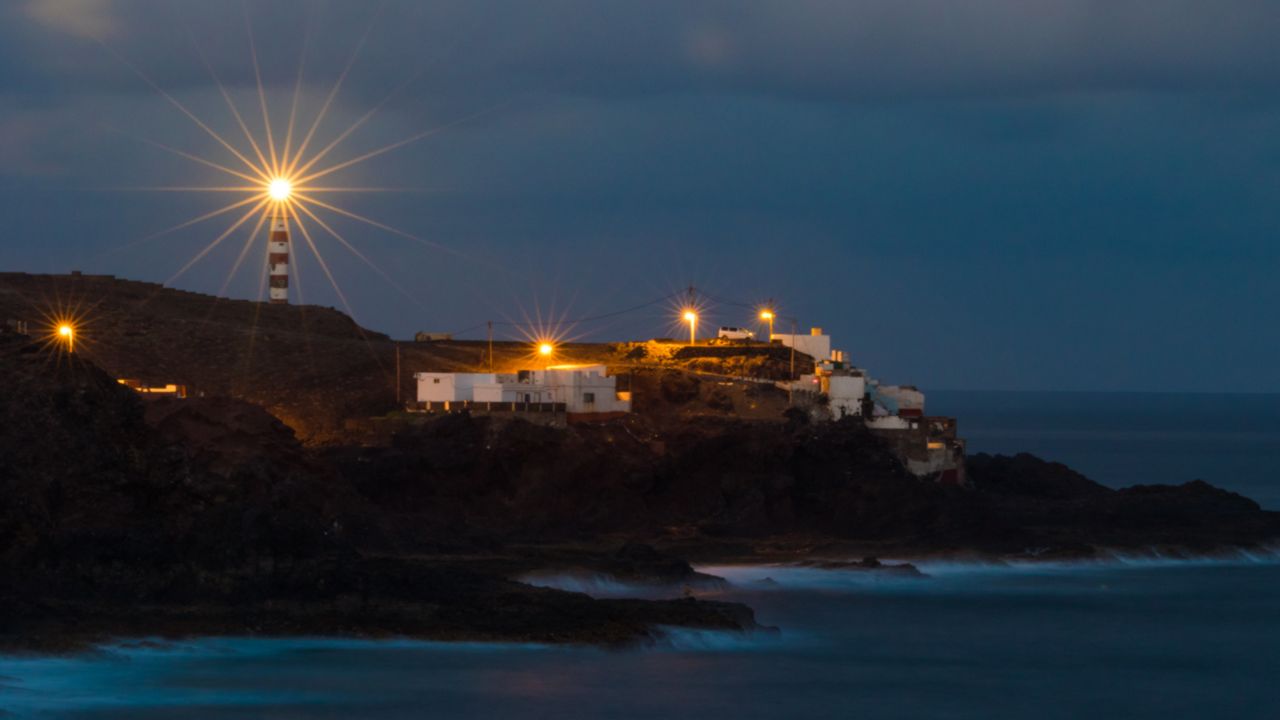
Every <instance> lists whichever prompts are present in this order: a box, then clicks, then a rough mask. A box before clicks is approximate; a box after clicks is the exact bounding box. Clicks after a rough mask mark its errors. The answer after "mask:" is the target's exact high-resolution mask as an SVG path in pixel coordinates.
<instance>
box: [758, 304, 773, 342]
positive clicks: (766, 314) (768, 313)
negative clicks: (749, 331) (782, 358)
mask: <svg viewBox="0 0 1280 720" xmlns="http://www.w3.org/2000/svg"><path fill="white" fill-rule="evenodd" d="M760 319H761V320H763V321H765V322H767V323H769V337H768V341H769V342H773V311H772V310H767V309H766V310H761V311H760Z"/></svg>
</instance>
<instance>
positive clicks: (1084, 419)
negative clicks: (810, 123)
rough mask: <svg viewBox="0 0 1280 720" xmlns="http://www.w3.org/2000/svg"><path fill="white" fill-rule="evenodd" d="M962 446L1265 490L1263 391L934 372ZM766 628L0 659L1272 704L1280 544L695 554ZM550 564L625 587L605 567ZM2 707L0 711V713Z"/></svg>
mask: <svg viewBox="0 0 1280 720" xmlns="http://www.w3.org/2000/svg"><path fill="white" fill-rule="evenodd" d="M930 400H931V402H932V403H933V407H931V408H930V410H931V412H934V413H939V414H943V413H947V414H956V415H958V416H959V417H960V418H961V428H962V430H963V434H966V435H967V436H968V437H969V438H970V448H971V449H972V450H975V451H982V450H991V451H1011V450H1019V449H1022V450H1028V451H1031V452H1036V453H1037V454H1042V455H1044V456H1046V457H1048V458H1051V459H1057V460H1063V461H1065V462H1067V463H1068V464H1071V465H1073V466H1077V467H1079V468H1080V469H1081V470H1082V471H1085V472H1086V473H1087V474H1090V475H1091V476H1094V477H1096V478H1097V479H1098V480H1100V481H1102V482H1105V483H1108V484H1127V483H1130V482H1157V481H1160V482H1182V481H1184V480H1189V479H1191V478H1192V477H1201V478H1203V479H1205V480H1208V481H1210V482H1213V483H1215V484H1221V485H1224V486H1227V487H1230V488H1232V489H1234V490H1237V491H1239V492H1243V493H1245V494H1248V495H1251V496H1254V497H1255V498H1258V499H1260V500H1262V501H1263V504H1264V506H1266V507H1272V508H1274V507H1277V506H1278V505H1280V503H1277V500H1280V493H1277V492H1276V490H1275V488H1274V487H1273V486H1272V484H1271V480H1270V479H1269V478H1270V475H1271V473H1270V471H1269V467H1273V466H1274V465H1273V464H1272V463H1270V460H1274V459H1275V458H1276V456H1277V455H1280V448H1277V438H1278V437H1280V414H1278V413H1277V412H1276V411H1275V410H1274V409H1273V408H1272V407H1271V403H1270V402H1269V401H1268V399H1267V398H1266V397H1265V396H1209V395H1196V396H1169V395H1120V396H1116V395H1077V394H1070V395H1058V394H1046V393H1003V394H994V395H991V394H978V393H935V394H931V396H930ZM701 569H703V570H705V571H707V572H712V573H715V574H719V575H721V576H723V577H726V578H728V579H729V580H730V581H731V583H732V584H733V589H732V590H731V591H729V592H728V593H726V597H727V598H728V599H735V600H741V601H743V602H746V603H748V604H750V605H751V606H752V607H754V608H755V609H756V612H757V617H758V619H759V620H760V622H762V623H763V624H767V625H773V626H776V627H778V628H779V632H777V633H758V634H755V635H752V636H747V637H742V636H738V635H733V634H724V633H714V632H698V631H688V630H670V631H669V632H668V634H667V635H666V637H665V638H664V639H663V640H662V641H660V642H659V643H657V644H656V645H654V646H653V647H646V648H637V649H630V650H603V649H597V648H563V647H549V646H541V645H495V644H482V643H474V644H447V643H428V642H414V641H385V642H372V641H353V640H345V639H334V638H307V639H248V638H211V639H196V640H189V641H180V642H166V641H157V640H147V639H134V640H127V641H120V642H117V643H115V644H112V645H109V646H104V647H100V648H97V649H95V650H93V651H91V652H85V653H81V654H77V655H72V656H64V657H0V708H3V709H4V710H5V711H7V712H8V713H10V714H12V715H13V716H16V717H32V718H144V719H145V718H170V717H182V718H197V719H199V718H281V719H284V718H291V719H292V718H423V717H465V718H619V719H622V718H698V719H699V720H707V719H708V718H774V717H797V718H871V719H878V718H904V719H905V718H983V719H1000V718H1035V719H1036V720H1049V719H1053V718H1080V717H1096V718H1159V719H1160V720H1169V719H1170V718H1209V717H1222V718H1267V719H1273V718H1276V717H1280V688H1277V686H1276V683H1275V678H1276V676H1277V674H1278V673H1280V615H1278V614H1277V611H1276V608H1277V607H1280V560H1278V559H1277V558H1276V557H1274V556H1272V555H1259V554H1251V555H1241V556H1239V557H1237V558H1233V559H1230V560H1218V561H1213V562H1185V561H1172V560H1170V561H1161V560H1152V559H1141V560H1138V559H1123V558H1121V559H1117V560H1115V561H1114V562H1108V563H1083V564H1081V563H1077V564H1035V565H1026V564H1021V565H1012V566H1009V565H977V564H949V563H937V562H932V563H924V564H922V565H921V569H922V570H923V571H924V572H925V574H926V577H923V578H901V577H895V578H887V577H876V576H874V575H867V574H859V573H850V572H841V571H829V570H818V569H811V568H787V567H769V566H752V567H708V568H701ZM549 582H550V584H554V585H560V586H564V587H572V588H585V589H587V590H589V591H590V592H593V593H597V594H614V595H617V594H621V595H626V594H635V593H637V592H638V591H636V590H634V589H631V588H627V587H625V586H621V585H617V584H614V583H607V582H599V583H588V584H586V585H585V586H584V585H582V584H581V583H577V582H575V581H572V580H570V579H561V580H555V579H552V580H550V581H549ZM2 716H3V714H2V713H0V717H2Z"/></svg>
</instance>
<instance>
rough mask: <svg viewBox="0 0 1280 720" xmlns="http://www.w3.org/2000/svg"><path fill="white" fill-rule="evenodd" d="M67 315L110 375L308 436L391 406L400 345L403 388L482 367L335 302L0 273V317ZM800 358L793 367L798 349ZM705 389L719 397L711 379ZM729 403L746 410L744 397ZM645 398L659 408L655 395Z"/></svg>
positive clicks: (647, 358)
mask: <svg viewBox="0 0 1280 720" xmlns="http://www.w3.org/2000/svg"><path fill="white" fill-rule="evenodd" d="M67 317H71V318H74V319H75V321H76V326H77V352H78V353H80V354H82V355H83V356H85V357H86V358H88V359H91V360H92V361H93V362H94V363H95V364H97V365H98V366H99V367H101V368H103V369H104V370H106V371H107V372H109V373H110V374H112V375H113V376H115V377H117V378H131V379H137V380H141V381H142V382H143V383H144V384H148V385H165V384H169V383H174V384H179V385H185V386H187V387H188V389H189V391H190V392H191V394H192V395H194V396H201V395H204V396H225V397H231V398H236V399H239V400H244V401H247V402H251V403H254V404H257V405H261V406H262V407H264V408H266V409H267V410H268V411H269V412H271V414H273V415H275V416H276V417H277V418H279V419H280V420H281V421H283V422H284V423H285V424H287V425H288V426H289V427H291V428H293V429H294V431H295V432H297V434H298V436H299V437H300V438H301V439H302V440H303V441H304V442H307V443H332V442H341V441H343V440H345V439H346V435H345V433H344V425H345V423H346V421H347V420H359V419H364V418H367V417H370V416H375V415H382V414H385V413H387V412H388V411H391V410H394V409H395V408H397V407H398V404H397V402H396V398H397V391H396V390H397V388H396V383H397V377H396V367H397V347H398V348H399V367H400V375H399V386H400V387H399V390H400V396H401V397H402V398H403V399H405V400H411V399H412V398H413V397H414V394H415V392H416V390H415V387H414V384H413V374H414V373H415V372H423V371H443V372H452V371H477V372H478V371H486V370H488V369H489V367H490V366H491V365H490V362H489V357H488V355H489V347H490V346H489V344H488V343H486V342H481V341H450V342H432V343H415V342H400V343H397V342H393V341H392V340H391V339H390V338H388V337H387V336H386V335H383V334H381V333H377V332H374V331H371V330H367V329H364V328H361V327H360V326H359V325H357V324H356V323H355V322H354V321H353V320H352V319H351V318H350V317H348V316H347V315H345V314H343V313H341V312H339V311H337V310H334V309H332V308H325V307H317V306H310V305H271V304H267V303H257V302H251V301H246V300H228V299H225V298H216V297H213V296H210V295H202V294H199V293H191V292H185V291H182V290H174V289H171V288H165V287H162V286H160V285H156V284H153V283H144V282H137V281H132V280H122V279H118V278H113V277H110V276H95V275H28V274H23V273H0V322H6V321H25V322H26V323H27V324H28V327H29V329H30V332H31V334H33V335H41V334H44V333H49V332H52V328H53V325H54V324H55V319H63V318H67ZM492 347H493V362H492V367H493V369H494V370H496V371H498V372H514V371H515V370H519V369H525V368H529V367H535V366H537V365H538V364H539V363H541V362H544V361H542V360H539V359H537V358H535V357H534V355H533V353H532V348H531V346H530V345H529V344H528V343H517V342H495V343H494V344H493V346H492ZM799 357H800V362H799V366H800V367H803V366H804V362H805V361H806V360H807V358H806V357H805V356H803V355H801V356H799ZM555 361H556V362H557V363H602V364H607V365H609V366H610V367H611V368H612V369H613V370H615V371H619V372H629V371H633V370H638V369H661V368H681V369H687V370H693V371H699V372H707V373H717V372H722V373H725V374H729V375H741V374H747V373H750V374H753V375H761V376H765V377H777V378H781V377H785V376H786V375H787V374H788V373H789V354H788V353H787V352H786V351H785V350H783V349H781V348H767V349H743V348H733V347H715V346H708V347H697V348H689V347H684V346H683V345H680V344H666V345H663V344H659V343H567V344H564V345H561V346H559V347H558V348H557V354H556V357H555ZM695 385H696V383H695ZM697 392H698V391H697V390H696V389H695V390H694V393H695V395H696V394H697ZM703 395H704V396H705V397H706V398H709V399H711V400H712V402H713V403H714V402H716V397H713V395H712V394H711V388H706V389H704V391H703ZM721 402H723V401H721ZM643 404H644V403H643V402H641V403H640V405H643ZM682 404H683V403H682ZM740 404H741V406H742V410H743V411H749V410H750V407H749V406H750V405H751V403H746V402H744V403H740ZM649 408H650V409H651V410H653V411H655V412H663V411H664V408H662V407H657V406H655V405H654V403H652V402H651V403H649ZM782 409H783V408H782V407H781V406H778V407H777V408H776V412H775V408H773V407H771V408H770V410H769V414H770V415H773V416H776V417H780V413H781V410H782Z"/></svg>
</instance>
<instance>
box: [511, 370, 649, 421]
mask: <svg viewBox="0 0 1280 720" xmlns="http://www.w3.org/2000/svg"><path fill="white" fill-rule="evenodd" d="M607 371H608V370H607V368H606V367H605V366H604V365H585V366H562V367H554V366H553V367H550V368H547V369H546V370H540V371H535V372H534V380H535V381H538V382H540V383H541V384H543V385H545V386H546V387H547V388H548V389H549V390H550V391H551V395H552V397H553V398H554V402H559V403H564V405H565V410H567V411H568V412H571V413H593V412H597V413H605V412H631V401H630V400H619V399H618V378H616V377H609V376H608V375H606V373H607Z"/></svg>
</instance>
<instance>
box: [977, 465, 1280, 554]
mask: <svg viewBox="0 0 1280 720" xmlns="http://www.w3.org/2000/svg"><path fill="white" fill-rule="evenodd" d="M966 471H967V477H968V479H969V481H970V482H971V483H972V484H973V487H974V490H975V494H976V497H977V498H978V499H979V500H980V501H981V502H983V503H984V504H985V505H986V506H987V507H989V508H990V509H991V511H992V513H993V514H994V515H996V516H998V517H1000V518H1001V520H1002V522H1003V524H1004V525H1005V527H1006V528H1010V532H1009V537H1007V538H1006V544H1005V548H1004V549H1005V550H1007V551H1010V552H1017V551H1018V549H1017V548H1015V547H1013V545H1019V544H1020V545H1021V546H1022V550H1021V552H1023V553H1024V554H1025V553H1027V552H1028V550H1027V549H1034V552H1033V553H1032V554H1034V555H1036V556H1040V557H1071V556H1075V557H1090V556H1093V555H1095V554H1097V553H1098V552H1100V551H1106V550H1108V549H1127V550H1142V549H1144V548H1150V547H1155V546H1164V547H1166V549H1167V551H1169V552H1186V553H1190V554H1206V553H1215V552H1220V551H1223V550H1229V549H1231V548H1240V547H1250V546H1257V545H1261V544H1264V543H1267V542H1270V541H1273V540H1275V539H1276V538H1277V537H1280V513H1276V512H1270V511H1265V510H1262V509H1261V508H1259V506H1258V504H1257V503H1255V502H1253V501H1252V500H1249V499H1248V498H1245V497H1242V496H1240V495H1237V494H1236V493H1232V492H1228V491H1226V490H1221V489H1219V488H1215V487H1213V486H1212V485H1209V484H1208V483H1205V482H1203V481H1199V480H1196V481H1192V482H1189V483H1186V484H1183V485H1135V486H1133V487H1128V488H1123V489H1120V490H1113V489H1111V488H1107V487H1104V486H1102V485H1099V484H1098V483H1095V482H1093V481H1091V480H1089V479H1088V478H1085V477H1084V476H1083V475H1080V474H1079V473H1076V472H1074V471H1072V470H1070V469H1069V468H1067V467H1066V466H1064V465H1062V464H1060V463H1051V462H1046V461H1044V460H1041V459H1039V458H1036V457H1034V456H1032V455H1026V454H1021V455H1017V456H1014V457H1004V456H990V455H984V454H977V455H973V456H970V457H969V460H968V464H967V468H966Z"/></svg>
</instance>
